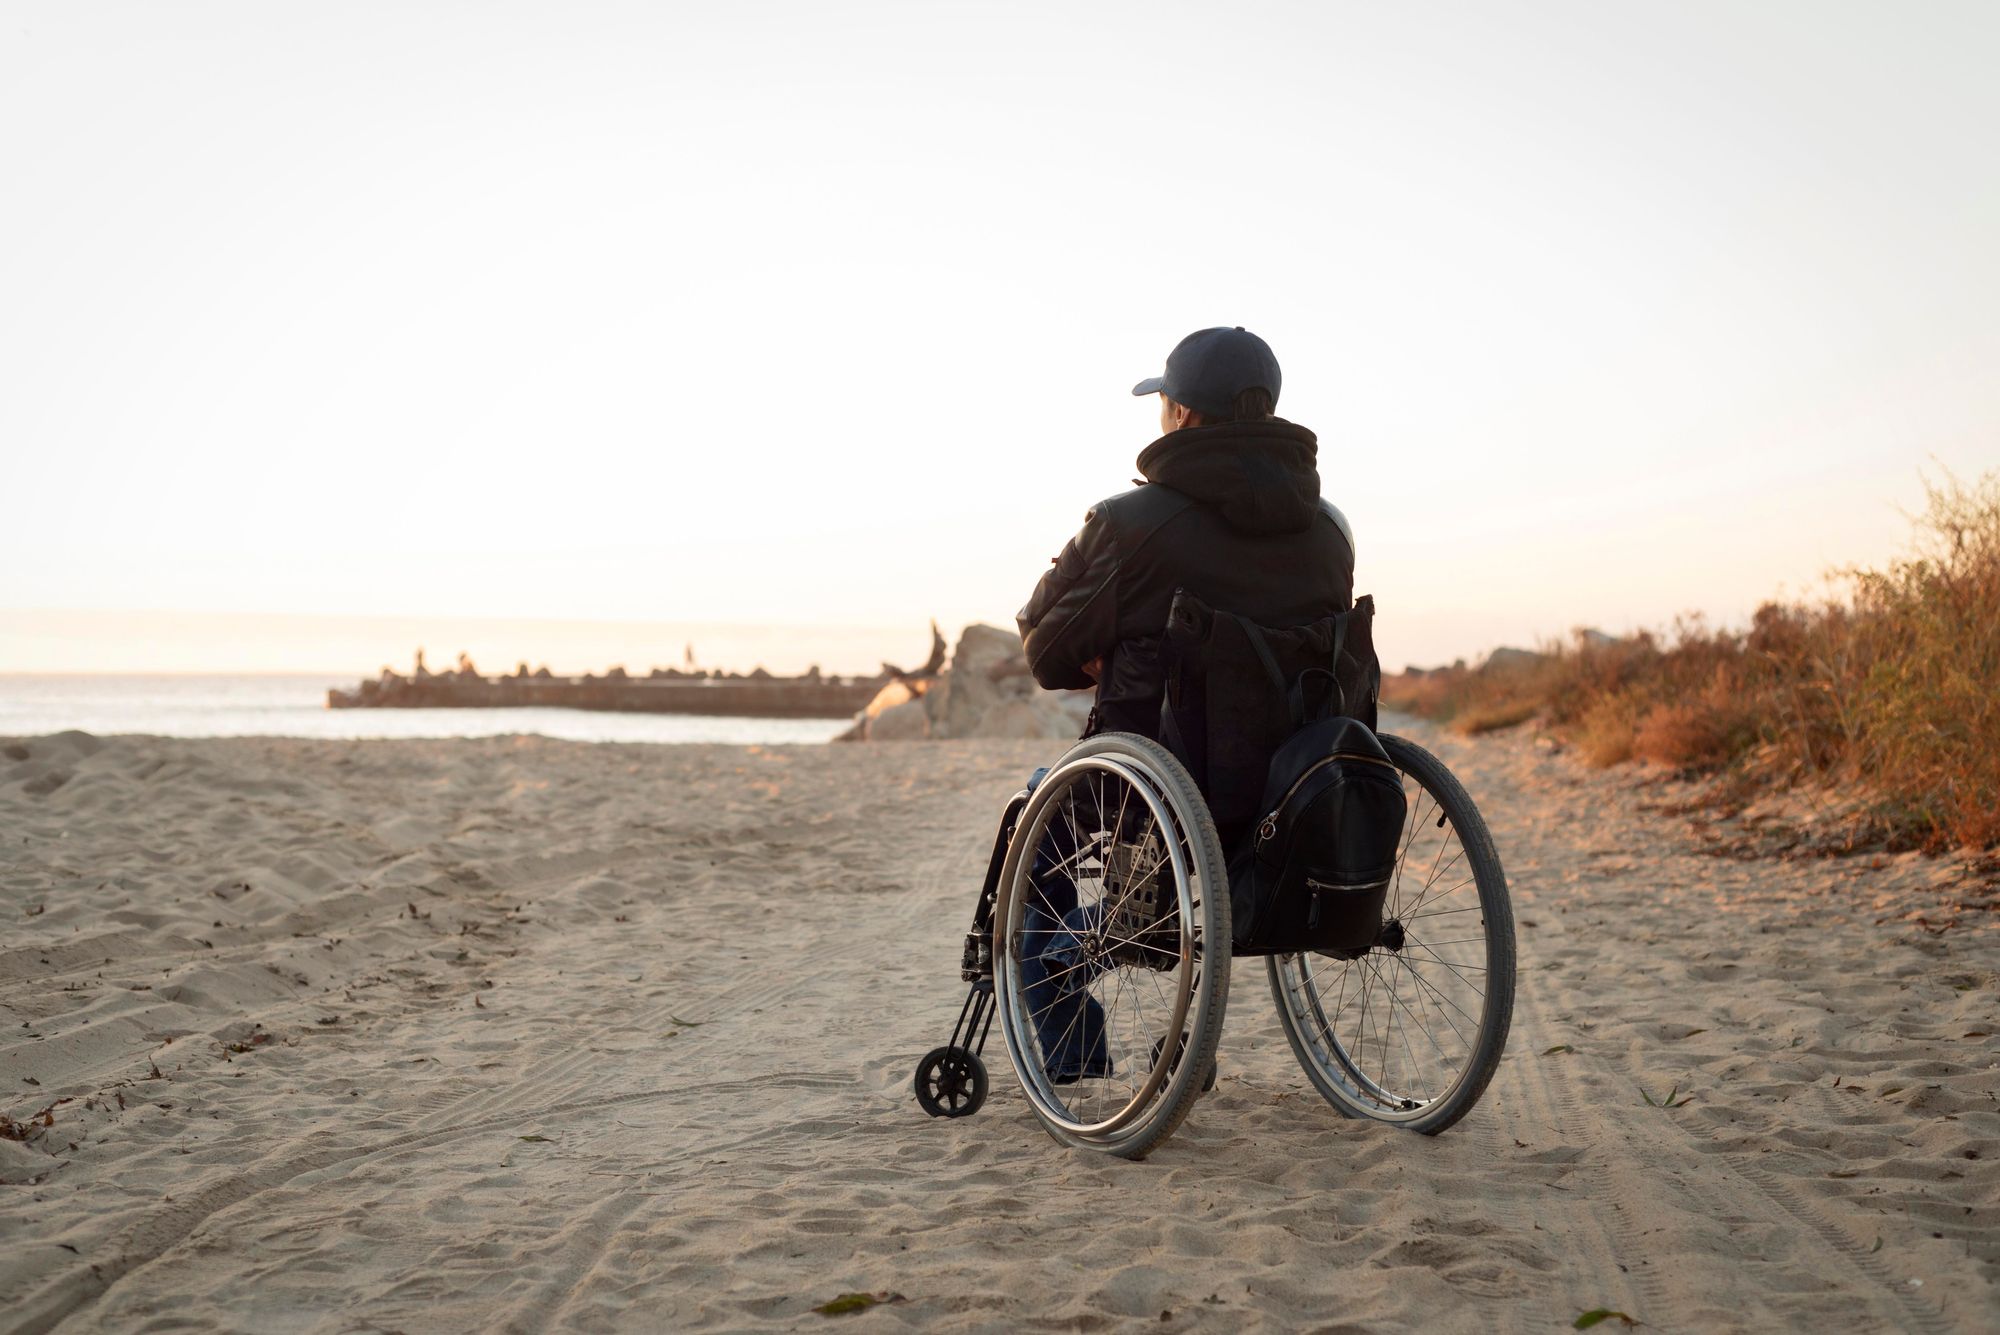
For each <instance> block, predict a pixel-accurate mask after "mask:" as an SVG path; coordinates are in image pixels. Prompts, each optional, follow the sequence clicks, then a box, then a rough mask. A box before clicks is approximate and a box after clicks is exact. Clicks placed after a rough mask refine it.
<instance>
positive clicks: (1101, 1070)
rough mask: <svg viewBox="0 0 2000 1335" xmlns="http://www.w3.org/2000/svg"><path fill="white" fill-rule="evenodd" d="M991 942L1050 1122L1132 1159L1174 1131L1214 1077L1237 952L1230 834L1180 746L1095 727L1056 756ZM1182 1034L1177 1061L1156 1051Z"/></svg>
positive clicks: (1024, 1083) (1034, 1093)
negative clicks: (1040, 859) (1223, 831)
mask: <svg viewBox="0 0 2000 1335" xmlns="http://www.w3.org/2000/svg"><path fill="white" fill-rule="evenodd" d="M1045 843H1046V844H1047V846H1048V847H1049V848H1050V849H1052V850H1053V852H1051V853H1050V854H1049V856H1050V858H1051V861H1050V862H1049V864H1048V865H1046V866H1043V867H1041V868H1040V869H1039V871H1038V867H1037V853H1038V852H1040V851H1042V850H1043V849H1044V846H1045ZM1065 849H1066V850H1068V851H1067V852H1065V851H1064V850H1065ZM993 947H994V998H995V1006H996V1009H997V1011H998V1014H999V1017H1000V1030H1001V1035H1002V1038H1003V1039H1004V1041H1005V1042H1006V1045H1007V1056H1008V1060H1009V1061H1010V1062H1011V1063H1012V1064H1013V1067H1014V1074H1015V1075H1016V1077H1018V1078H1019V1080H1020V1082H1021V1088H1022V1090H1023V1092H1024V1093H1026V1095H1027V1098H1028V1104H1029V1107H1030V1108H1031V1109H1033V1111H1034V1113H1035V1116H1036V1118H1037V1120H1039V1121H1040V1122H1041V1124H1042V1127H1043V1129H1044V1130H1046V1131H1047V1132H1048V1133H1049V1135H1050V1136H1052V1137H1053V1138H1054V1139H1055V1140H1056V1141H1057V1142H1059V1143H1060V1144H1063V1145H1067V1146H1070V1147H1072V1148H1075V1149H1088V1150H1096V1151H1099V1152H1102V1153H1108V1154H1115V1155H1119V1156H1121V1157H1124V1158H1128V1159H1140V1158H1144V1157H1145V1156H1146V1155H1147V1154H1148V1153H1149V1152H1150V1151H1152V1150H1153V1149H1154V1148H1155V1147H1156V1146H1158V1145H1159V1144H1160V1142H1161V1141H1163V1140H1165V1139H1166V1138H1167V1137H1168V1136H1170V1135H1172V1134H1173V1132H1174V1130H1175V1128H1177V1127H1178V1126H1179V1125H1180V1124H1181V1122H1182V1120H1184V1119H1185V1118H1186V1117H1187V1114H1188V1111H1189V1109H1191V1108H1192V1107H1193V1106H1194V1102H1195V1100H1196V1099H1197V1098H1199V1097H1200V1096H1201V1092H1202V1090H1203V1088H1204V1085H1205V1080H1206V1083H1212V1082H1213V1071H1214V1067H1215V1049H1216V1044H1217V1043H1218V1042H1219V1041H1220V1039H1221V1036H1222V1019H1223V1013H1224V1010H1225V1009H1226V1007H1227V1005H1228V999H1229V961H1230V935H1229V876H1228V870H1227V868H1226V866H1225V865H1224V860H1223V850H1222V844H1221V841H1220V839H1218V838H1217V836H1216V833H1215V823H1214V821H1213V819H1212V818H1211V817H1210V816H1209V811H1208V804H1207V802H1206V801H1205V800H1204V799H1203V798H1202V795H1201V792H1200V790H1199V789H1197V788H1196V787H1195V783H1194V780H1193V779H1192V778H1191V777H1190V776H1189V775H1188V772H1187V770H1186V769H1184V768H1183V767H1182V766H1181V764H1180V762H1179V761H1178V760H1176V759H1175V758H1174V757H1173V755H1172V753H1170V752H1169V751H1168V750H1167V749H1166V748H1165V747H1163V746H1161V745H1160V744H1159V743H1157V742H1155V741H1153V740H1151V739H1150V738H1146V737H1140V736H1137V735H1135V734H1132V733H1100V734H1098V735H1097V736H1094V737H1089V738H1085V739H1084V740H1083V741H1080V742H1078V743H1077V744H1076V745H1075V746H1073V747H1071V748H1070V749H1069V751H1068V752H1067V753H1065V754H1064V755H1063V757H1062V759H1061V760H1059V761H1058V762H1057V763H1056V764H1055V765H1054V766H1053V767H1051V769H1050V770H1049V772H1048V774H1047V775H1046V776H1045V777H1044V778H1043V779H1042V781H1041V783H1040V784H1039V785H1038V786H1037V787H1036V788H1035V790H1034V792H1033V794H1032V795H1030V797H1029V798H1028V804H1027V806H1026V807H1025V808H1024V809H1023V810H1022V812H1021V816H1020V819H1019V820H1018V821H1017V823H1016V825H1015V834H1014V838H1013V841H1012V842H1011V844H1010V845H1009V847H1008V850H1007V857H1006V862H1005V864H1004V866H1003V868H1002V871H1001V876H1000V889H999V896H998V899H997V902H996V905H995V913H994V932H993ZM1079 980H1080V981H1079ZM1065 1015H1068V1016H1070V1017H1071V1018H1069V1019H1068V1020H1066V1021H1065V1020H1064V1019H1063V1017H1064V1016H1065ZM1093 1017H1094V1018H1093ZM1058 1024H1061V1025H1062V1026H1063V1027H1062V1028H1061V1030H1060V1031H1057V1034H1056V1037H1055V1038H1054V1040H1053V1041H1052V1042H1051V1040H1050V1032H1051V1031H1055V1030H1056V1026H1057V1025H1058ZM1183 1033H1184V1034H1186V1036H1187V1037H1186V1039H1185V1041H1184V1048H1183V1051H1182V1054H1181V1056H1180V1057H1179V1058H1178V1059H1176V1060H1174V1061H1171V1062H1169V1063H1167V1064H1165V1065H1161V1064H1160V1063H1158V1062H1157V1061H1156V1060H1154V1059H1153V1056H1152V1051H1153V1047H1154V1045H1155V1044H1157V1043H1163V1042H1164V1040H1165V1037H1166V1036H1167V1035H1176V1036H1178V1035H1181V1034H1183Z"/></svg>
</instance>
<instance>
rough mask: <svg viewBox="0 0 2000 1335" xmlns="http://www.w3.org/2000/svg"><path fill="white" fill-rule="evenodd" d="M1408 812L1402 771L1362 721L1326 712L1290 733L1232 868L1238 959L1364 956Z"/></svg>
mask: <svg viewBox="0 0 2000 1335" xmlns="http://www.w3.org/2000/svg"><path fill="white" fill-rule="evenodd" d="M1407 815H1408V804H1407V802H1406V801H1405V799H1404V797H1403V777H1402V774H1401V773H1400V772H1399V771H1398V770H1397V769H1396V767H1395V765H1394V764H1392V763H1391V762H1390V760H1389V756H1388V753H1387V752H1385V751H1384V750H1383V749H1382V743H1381V742H1380V741H1379V740H1377V738H1376V736H1375V734H1374V732H1373V731H1372V730H1370V728H1369V727H1368V725H1367V724H1365V723H1363V722H1361V720H1359V719H1353V718H1346V717H1343V716H1340V715H1330V716H1328V717H1323V718H1320V719H1317V720H1315V721H1312V722H1309V723H1306V724H1305V725H1304V726H1303V727H1301V728H1300V729H1299V730H1298V731H1297V732H1295V733H1293V734H1292V735H1291V736H1290V737H1289V738H1287V739H1286V740H1285V742H1284V744H1283V745H1282V746H1280V747H1279V748H1278V753H1277V754H1276V755H1274V756H1273V757H1271V775H1270V779H1269V782H1268V783H1267V784H1266V785H1265V789H1264V816H1263V818H1262V819H1261V820H1259V821H1258V822H1257V826H1256V828H1255V829H1253V830H1252V831H1251V832H1250V834H1249V836H1248V838H1247V840H1246V841H1245V844H1244V846H1243V847H1242V848H1241V849H1240V850H1239V851H1238V853H1237V856H1236V858H1235V859H1234V861H1233V862H1232V864H1231V866H1230V869H1229V872H1230V874H1229V882H1230V909H1231V910H1232V914H1233V917H1232V921H1233V923H1234V925H1235V933H1234V934H1235V937H1236V951H1237V953H1239V954H1277V953H1285V952H1290V951H1295V950H1325V951H1334V952H1346V953H1352V954H1357V955H1358V954H1361V953H1363V952H1365V951H1367V950H1368V948H1369V947H1370V946H1373V945H1374V944H1375V937H1376V934H1377V933H1379V932H1380V931H1381V930H1382V901H1383V899H1384V898H1385V897H1386V896H1387V895H1388V893H1389V879H1390V877H1391V876H1392V875H1393V874H1394V872H1395V870H1396V854H1397V850H1398V849H1399V848H1400V846H1401V844H1402V838H1403V821H1404V819H1405V818H1406V816H1407Z"/></svg>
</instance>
